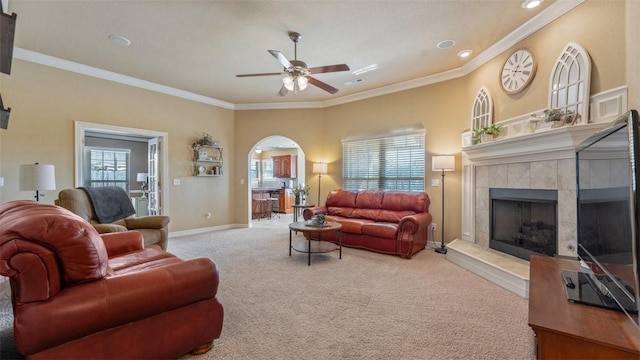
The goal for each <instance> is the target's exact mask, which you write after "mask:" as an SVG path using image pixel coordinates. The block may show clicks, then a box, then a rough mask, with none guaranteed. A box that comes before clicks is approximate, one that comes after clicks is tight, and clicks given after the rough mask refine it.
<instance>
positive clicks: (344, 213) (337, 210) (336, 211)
mask: <svg viewBox="0 0 640 360" xmlns="http://www.w3.org/2000/svg"><path fill="white" fill-rule="evenodd" d="M327 214H329V215H332V216H340V217H344V218H348V217H351V214H353V208H351V207H336V206H329V207H327Z"/></svg>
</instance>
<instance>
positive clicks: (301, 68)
mask: <svg viewBox="0 0 640 360" xmlns="http://www.w3.org/2000/svg"><path fill="white" fill-rule="evenodd" d="M300 38H301V35H300V34H299V33H297V32H293V31H292V32H290V33H289V39H291V41H293V43H294V60H291V61H289V60H287V58H286V57H285V56H284V55H283V54H282V53H281V52H280V51H278V50H269V53H270V54H271V55H273V57H275V58H276V60H278V62H280V64H282V66H284V70H283V71H282V72H274V73H259V74H240V75H236V77H250V76H272V75H285V77H284V78H283V79H282V82H283V85H282V88H280V91H279V92H278V96H285V95H287V93H288V92H289V91H293V92H294V93H295V94H297V93H298V91H302V90H304V89H306V88H307V85H308V84H311V85H314V86H316V87H319V88H320V89H322V90H324V91H327V92H329V93H331V94H335V93H337V92H338V89H336V88H334V87H333V86H331V85H329V84H327V83H325V82H322V81H320V80H318V79H316V78H314V77H311V76H309V75H311V74H322V73H329V72H338V71H348V70H349V66H347V64H337V65H327V66H319V67H312V68H308V67H307V64H306V63H305V62H304V61H301V60H298V41H300Z"/></svg>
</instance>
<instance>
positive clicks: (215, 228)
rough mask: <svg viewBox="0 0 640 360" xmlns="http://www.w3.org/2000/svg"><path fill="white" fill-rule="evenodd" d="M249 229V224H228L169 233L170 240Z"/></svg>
mask: <svg viewBox="0 0 640 360" xmlns="http://www.w3.org/2000/svg"><path fill="white" fill-rule="evenodd" d="M247 227H249V225H248V224H227V225H220V226H211V227H206V228H198V229H189V230H182V231H170V232H169V239H171V238H177V237H182V236H192V235H198V234H204V233H208V232H212V231H219V230H227V229H237V228H247Z"/></svg>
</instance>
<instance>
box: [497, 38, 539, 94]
mask: <svg viewBox="0 0 640 360" xmlns="http://www.w3.org/2000/svg"><path fill="white" fill-rule="evenodd" d="M537 67H538V64H537V62H536V58H535V55H534V54H533V51H532V50H531V49H518V50H516V51H514V52H513V53H512V54H511V55H509V57H508V58H507V61H505V62H504V65H502V71H501V72H500V86H502V90H504V92H506V93H507V94H510V95H511V94H517V93H519V92H520V91H522V90H524V88H526V87H527V85H529V84H530V83H531V81H532V80H533V77H534V76H535V75H536V68H537Z"/></svg>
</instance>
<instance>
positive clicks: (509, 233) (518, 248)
mask: <svg viewBox="0 0 640 360" xmlns="http://www.w3.org/2000/svg"><path fill="white" fill-rule="evenodd" d="M490 197H491V214H490V216H491V229H490V230H491V240H490V244H489V246H490V247H491V248H492V249H495V250H498V251H502V252H505V253H507V254H510V255H513V256H517V257H519V258H522V259H525V260H529V256H530V255H531V254H542V255H549V256H553V255H555V254H556V249H557V224H556V219H557V214H556V208H557V204H558V201H557V192H556V191H555V190H530V189H491V190H490Z"/></svg>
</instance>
